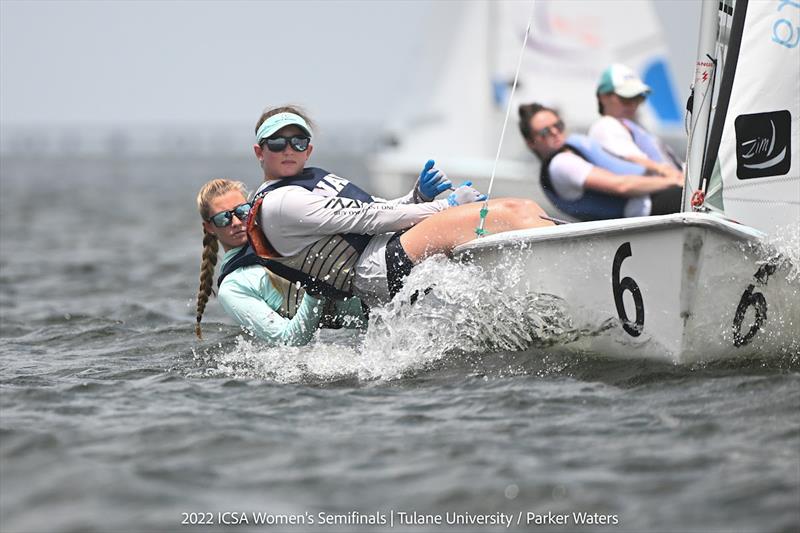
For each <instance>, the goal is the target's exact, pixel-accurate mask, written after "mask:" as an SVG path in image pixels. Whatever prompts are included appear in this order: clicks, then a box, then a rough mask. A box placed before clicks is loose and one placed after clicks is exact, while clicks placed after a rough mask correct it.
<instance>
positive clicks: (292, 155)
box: [248, 107, 552, 306]
mask: <svg viewBox="0 0 800 533" xmlns="http://www.w3.org/2000/svg"><path fill="white" fill-rule="evenodd" d="M255 131H256V144H255V146H254V147H253V149H254V152H255V155H256V158H257V159H258V161H259V163H260V165H261V167H262V169H263V172H264V183H263V184H262V185H261V187H259V189H258V190H257V191H256V194H255V196H254V198H253V199H254V202H255V203H254V204H253V209H254V214H253V215H252V216H251V217H250V222H249V223H248V237H249V239H250V242H251V245H252V246H253V248H254V249H255V251H256V253H258V254H259V255H260V256H261V257H262V258H264V259H265V260H267V261H270V263H269V264H270V265H271V266H270V268H272V269H273V271H274V272H276V273H278V274H280V275H281V276H283V277H285V278H287V279H289V280H292V281H297V282H300V283H302V284H303V285H304V286H305V287H306V289H307V290H308V291H311V292H312V293H314V294H324V295H328V296H331V297H335V298H341V297H348V296H352V295H355V296H358V297H359V298H361V299H362V300H364V302H365V303H366V304H367V305H370V306H372V305H379V304H381V303H385V302H387V301H389V300H390V299H391V298H392V297H393V296H394V295H395V294H396V293H397V291H399V289H400V288H401V287H402V284H403V279H404V278H405V277H406V276H407V275H408V274H409V272H410V271H411V269H412V267H413V266H414V265H416V264H418V263H419V262H421V261H423V260H424V259H425V258H427V257H429V256H432V255H434V254H439V253H445V254H449V253H451V252H452V250H453V248H455V247H456V246H458V245H459V244H463V243H465V242H468V241H470V240H472V239H474V238H475V230H476V228H477V226H478V225H479V221H480V213H479V212H480V209H481V205H480V204H475V202H479V201H481V200H483V199H485V197H484V195H482V194H480V193H479V192H478V191H476V190H475V189H473V188H472V187H471V186H470V183H469V182H466V183H465V184H463V185H461V186H459V187H457V188H455V189H454V190H453V192H451V193H450V194H449V195H448V197H447V198H444V199H440V200H436V199H435V198H436V196H437V195H438V194H439V193H441V192H444V191H445V190H447V189H449V188H450V182H449V180H447V179H446V177H445V176H444V174H443V173H442V172H441V171H438V170H437V169H435V168H434V166H433V165H434V162H433V161H428V163H427V164H426V165H425V167H424V168H423V170H422V172H421V173H420V178H419V180H418V181H417V184H416V186H415V188H414V190H413V191H411V192H409V193H408V194H407V195H405V196H404V197H402V198H398V199H395V200H391V201H387V200H383V199H380V198H374V197H373V196H371V195H370V194H368V193H367V192H365V191H364V190H363V189H361V188H359V187H357V186H356V185H354V184H353V183H350V182H349V181H348V180H346V179H343V178H340V177H338V176H336V175H334V174H331V173H330V172H328V171H326V170H323V169H319V168H314V167H308V168H307V167H306V166H305V165H306V162H307V161H308V158H309V156H310V155H311V153H312V150H313V146H312V145H311V144H310V142H311V136H312V128H311V126H310V124H309V121H308V119H307V117H306V116H305V114H304V113H303V112H302V111H301V110H300V109H297V108H295V107H278V108H274V109H270V110H267V111H265V112H264V113H263V114H262V115H261V117H260V118H259V120H258V122H257V124H256V128H255ZM436 180H439V181H436ZM431 182H435V183H436V184H437V186H436V187H429V184H430V183H431ZM541 215H544V211H542V209H541V208H540V207H539V206H538V205H536V204H535V203H534V202H532V201H530V200H518V199H502V200H493V201H492V202H489V206H488V216H487V217H486V223H485V229H486V230H487V231H489V232H498V231H506V230H514V229H523V228H531V227H537V226H548V225H552V222H550V221H548V220H544V219H542V218H541Z"/></svg>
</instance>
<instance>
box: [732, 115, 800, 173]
mask: <svg viewBox="0 0 800 533" xmlns="http://www.w3.org/2000/svg"><path fill="white" fill-rule="evenodd" d="M734 126H735V128H736V176H737V177H738V178H739V179H741V180H746V179H751V178H764V177H768V176H783V175H784V174H787V173H788V172H789V169H790V168H791V166H792V157H791V156H792V154H791V138H792V135H791V134H792V114H791V113H789V111H786V110H783V111H773V112H770V113H755V114H752V115H739V116H738V117H736V121H735V122H734Z"/></svg>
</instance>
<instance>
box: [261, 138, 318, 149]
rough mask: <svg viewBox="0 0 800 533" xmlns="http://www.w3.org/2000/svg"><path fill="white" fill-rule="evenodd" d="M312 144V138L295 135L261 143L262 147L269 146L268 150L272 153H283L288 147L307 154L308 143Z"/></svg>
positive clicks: (268, 139) (267, 139)
mask: <svg viewBox="0 0 800 533" xmlns="http://www.w3.org/2000/svg"><path fill="white" fill-rule="evenodd" d="M310 142H311V137H308V136H306V135H294V136H292V137H268V138H266V139H264V140H262V141H261V147H262V148H263V147H264V145H265V144H266V145H267V150H269V151H270V152H276V153H277V152H283V151H284V150H286V146H287V145H289V146H291V147H292V150H294V151H295V152H305V151H306V150H308V143H310Z"/></svg>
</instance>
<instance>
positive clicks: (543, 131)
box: [533, 119, 564, 139]
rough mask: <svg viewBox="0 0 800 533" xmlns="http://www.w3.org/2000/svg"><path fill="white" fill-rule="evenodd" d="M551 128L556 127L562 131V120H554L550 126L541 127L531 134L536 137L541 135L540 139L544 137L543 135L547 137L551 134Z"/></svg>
mask: <svg viewBox="0 0 800 533" xmlns="http://www.w3.org/2000/svg"><path fill="white" fill-rule="evenodd" d="M553 129H556V130H557V131H559V132H563V131H564V121H563V120H561V119H559V120H558V122H556V123H555V124H551V125H550V126H547V127H546V128H542V129H540V130H537V131H534V132H533V134H534V135H535V136H537V137H541V138H542V139H544V138H545V137H549V136H551V135H553Z"/></svg>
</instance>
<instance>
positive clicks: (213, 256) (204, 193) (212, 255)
mask: <svg viewBox="0 0 800 533" xmlns="http://www.w3.org/2000/svg"><path fill="white" fill-rule="evenodd" d="M230 191H239V192H241V193H242V196H244V197H245V198H247V189H246V188H245V185H244V183H242V182H241V181H233V180H227V179H213V180H211V181H209V182H208V183H206V184H205V185H203V187H202V188H201V189H200V192H198V193H197V210H198V211H199V212H200V216H201V217H202V218H203V220H208V219H209V218H210V217H211V201H212V200H214V198H217V197H218V196H222V195H223V194H226V193H228V192H230ZM218 251H219V241H218V240H217V236H216V235H214V234H213V233H208V232H207V231H206V230H205V228H203V259H202V262H201V263H200V288H199V289H198V291H197V324H196V325H195V328H194V333H195V335H197V338H198V339H202V338H203V332H202V331H201V329H200V321H201V320H203V312H204V311H205V309H206V303H208V298H209V296H210V295H211V294H212V293H213V292H214V268H215V267H216V266H217V252H218Z"/></svg>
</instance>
